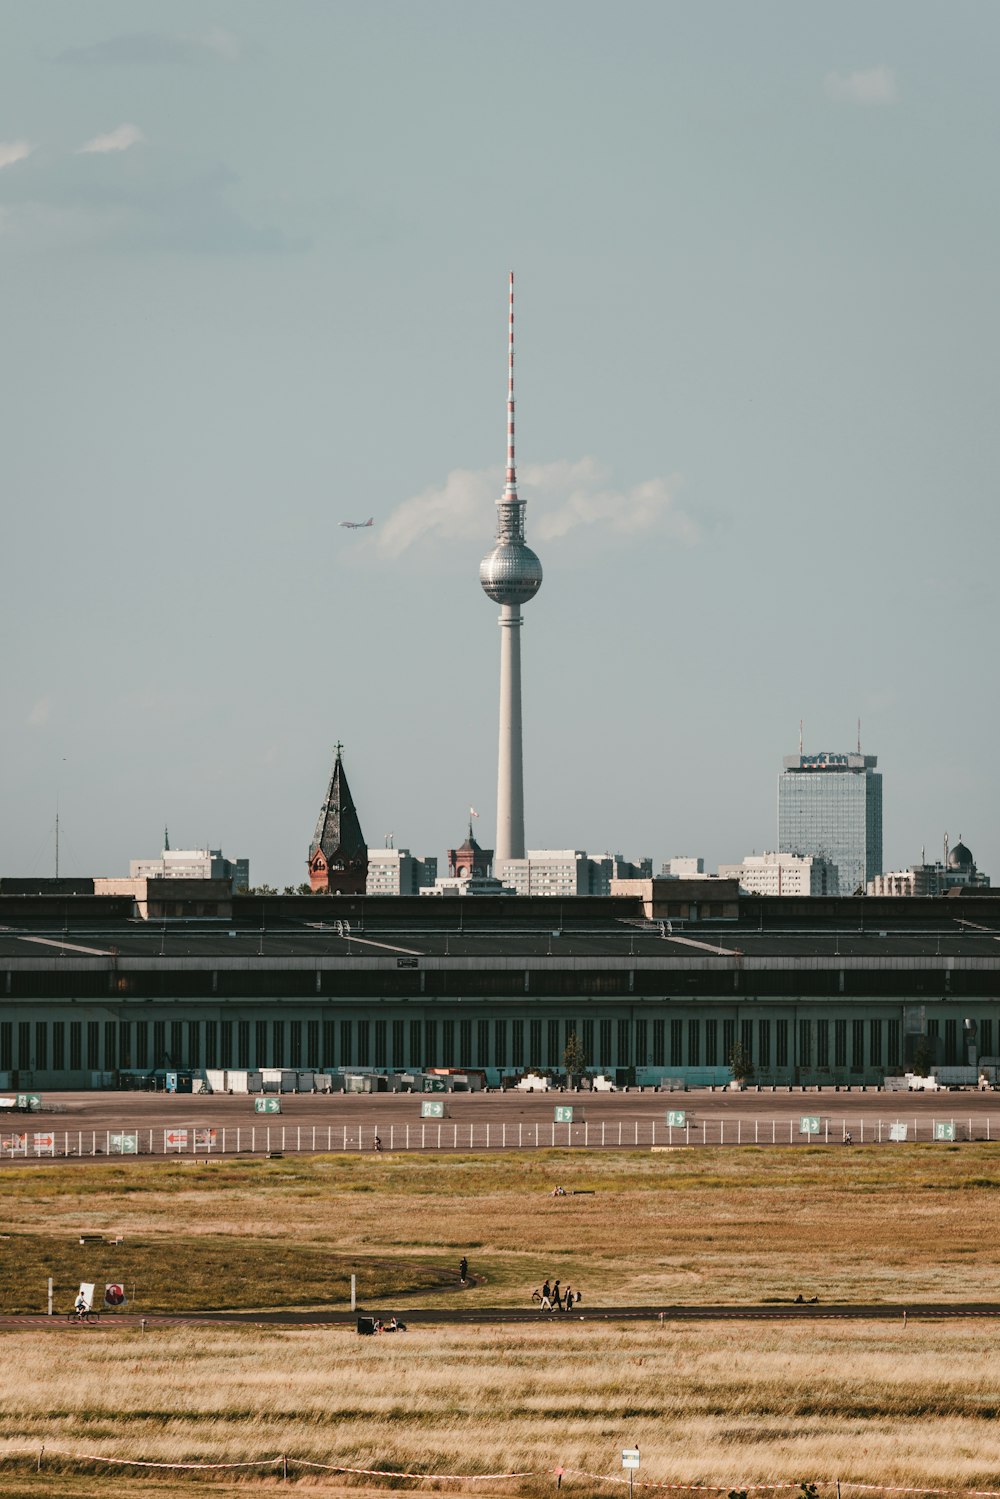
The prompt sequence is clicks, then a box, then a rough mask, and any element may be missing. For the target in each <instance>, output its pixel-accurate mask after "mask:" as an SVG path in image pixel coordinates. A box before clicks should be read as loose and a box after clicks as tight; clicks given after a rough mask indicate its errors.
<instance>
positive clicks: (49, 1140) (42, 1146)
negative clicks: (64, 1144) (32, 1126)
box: [31, 1131, 56, 1155]
mask: <svg viewBox="0 0 1000 1499" xmlns="http://www.w3.org/2000/svg"><path fill="white" fill-rule="evenodd" d="M31 1142H32V1144H33V1146H34V1148H35V1154H36V1155H55V1153H56V1137H55V1135H54V1134H52V1133H51V1132H50V1131H46V1133H44V1134H34V1135H32V1137H31Z"/></svg>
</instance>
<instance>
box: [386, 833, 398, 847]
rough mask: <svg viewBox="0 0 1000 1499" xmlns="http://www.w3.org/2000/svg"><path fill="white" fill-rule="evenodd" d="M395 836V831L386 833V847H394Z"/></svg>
mask: <svg viewBox="0 0 1000 1499" xmlns="http://www.w3.org/2000/svg"><path fill="white" fill-rule="evenodd" d="M395 836H396V835H395V833H386V835H385V846H386V848H392V847H393V842H392V840H393V838H394V837H395Z"/></svg>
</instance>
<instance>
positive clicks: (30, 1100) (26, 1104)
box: [17, 1093, 42, 1114]
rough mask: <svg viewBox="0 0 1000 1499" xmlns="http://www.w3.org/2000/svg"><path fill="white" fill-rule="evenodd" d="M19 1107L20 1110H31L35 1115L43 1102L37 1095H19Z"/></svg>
mask: <svg viewBox="0 0 1000 1499" xmlns="http://www.w3.org/2000/svg"><path fill="white" fill-rule="evenodd" d="M17 1106H18V1108H19V1109H30V1110H31V1112H32V1113H33V1114H35V1113H37V1112H38V1110H39V1109H40V1108H41V1106H42V1100H41V1097H40V1096H39V1094H37V1093H19V1094H18V1095H17Z"/></svg>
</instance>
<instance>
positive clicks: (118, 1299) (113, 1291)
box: [104, 1281, 127, 1311]
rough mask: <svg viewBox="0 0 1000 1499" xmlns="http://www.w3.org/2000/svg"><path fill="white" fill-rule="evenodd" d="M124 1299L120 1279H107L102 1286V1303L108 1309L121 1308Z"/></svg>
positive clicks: (115, 1309) (124, 1301)
mask: <svg viewBox="0 0 1000 1499" xmlns="http://www.w3.org/2000/svg"><path fill="white" fill-rule="evenodd" d="M126 1300H127V1297H126V1295H125V1287H124V1286H123V1285H122V1284H121V1282H120V1281H109V1283H108V1284H107V1285H106V1286H105V1287H104V1305H105V1307H106V1308H108V1309H109V1310H113V1311H120V1310H122V1309H123V1308H124V1306H125V1303H126Z"/></svg>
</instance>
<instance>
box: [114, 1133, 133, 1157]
mask: <svg viewBox="0 0 1000 1499" xmlns="http://www.w3.org/2000/svg"><path fill="white" fill-rule="evenodd" d="M108 1150H109V1151H110V1152H111V1154H112V1155H138V1154H139V1132H138V1130H136V1131H134V1132H133V1133H130V1134H119V1135H109V1136H108Z"/></svg>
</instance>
